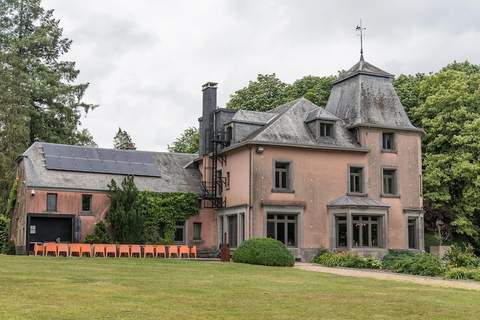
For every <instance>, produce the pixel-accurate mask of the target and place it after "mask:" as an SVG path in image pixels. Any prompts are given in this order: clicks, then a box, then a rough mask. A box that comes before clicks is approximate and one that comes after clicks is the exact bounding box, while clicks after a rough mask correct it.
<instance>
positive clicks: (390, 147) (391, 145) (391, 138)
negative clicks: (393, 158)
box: [382, 132, 395, 151]
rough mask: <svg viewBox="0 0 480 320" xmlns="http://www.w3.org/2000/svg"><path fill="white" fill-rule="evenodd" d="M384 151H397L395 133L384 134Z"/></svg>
mask: <svg viewBox="0 0 480 320" xmlns="http://www.w3.org/2000/svg"><path fill="white" fill-rule="evenodd" d="M382 149H383V151H395V135H394V134H393V132H384V133H383V136H382Z"/></svg>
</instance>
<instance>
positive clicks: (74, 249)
mask: <svg viewBox="0 0 480 320" xmlns="http://www.w3.org/2000/svg"><path fill="white" fill-rule="evenodd" d="M68 247H69V248H68V249H69V251H70V257H73V256H74V254H75V255H76V256H77V257H81V256H82V250H81V246H80V243H70V244H69V245H68Z"/></svg>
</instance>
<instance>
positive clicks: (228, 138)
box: [225, 125, 233, 146]
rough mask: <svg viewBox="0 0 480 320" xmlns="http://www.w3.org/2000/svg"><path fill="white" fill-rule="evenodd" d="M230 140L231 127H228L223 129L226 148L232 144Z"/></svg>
mask: <svg viewBox="0 0 480 320" xmlns="http://www.w3.org/2000/svg"><path fill="white" fill-rule="evenodd" d="M232 138H233V128H232V126H231V125H229V126H227V128H226V129H225V142H226V143H227V146H229V145H230V144H231V143H232Z"/></svg>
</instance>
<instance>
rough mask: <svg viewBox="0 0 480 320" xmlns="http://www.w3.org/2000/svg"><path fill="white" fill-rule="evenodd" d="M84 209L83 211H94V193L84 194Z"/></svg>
mask: <svg viewBox="0 0 480 320" xmlns="http://www.w3.org/2000/svg"><path fill="white" fill-rule="evenodd" d="M82 211H83V212H90V211H92V195H91V194H82Z"/></svg>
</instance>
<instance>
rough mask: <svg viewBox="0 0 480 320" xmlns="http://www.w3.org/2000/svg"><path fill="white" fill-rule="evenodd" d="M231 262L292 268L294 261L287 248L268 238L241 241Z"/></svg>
mask: <svg viewBox="0 0 480 320" xmlns="http://www.w3.org/2000/svg"><path fill="white" fill-rule="evenodd" d="M233 261H234V262H239V263H249V264H259V265H264V266H277V267H292V266H293V264H294V263H295V260H294V258H293V256H292V254H291V253H290V252H288V249H287V247H285V245H284V244H283V243H281V242H280V241H277V240H274V239H270V238H255V239H249V240H245V241H243V242H242V243H241V244H240V246H239V247H238V248H237V249H235V252H234V253H233Z"/></svg>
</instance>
